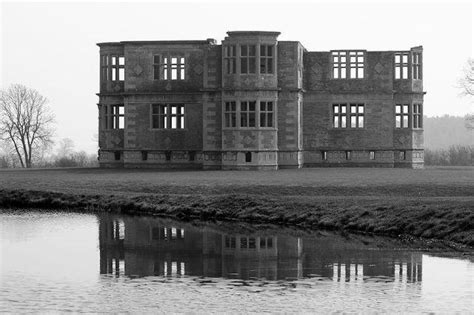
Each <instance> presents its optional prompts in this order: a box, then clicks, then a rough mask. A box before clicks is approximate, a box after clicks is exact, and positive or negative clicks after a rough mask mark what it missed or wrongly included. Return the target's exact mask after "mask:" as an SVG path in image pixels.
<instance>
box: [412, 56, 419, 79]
mask: <svg viewBox="0 0 474 315" xmlns="http://www.w3.org/2000/svg"><path fill="white" fill-rule="evenodd" d="M411 61H412V62H411V64H412V75H413V79H415V80H421V79H422V76H421V53H417V52H414V53H413V54H412V60H411Z"/></svg>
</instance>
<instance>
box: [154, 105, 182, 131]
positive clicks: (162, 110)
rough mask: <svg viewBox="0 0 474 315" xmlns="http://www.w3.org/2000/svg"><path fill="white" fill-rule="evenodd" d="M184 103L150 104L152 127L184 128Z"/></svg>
mask: <svg viewBox="0 0 474 315" xmlns="http://www.w3.org/2000/svg"><path fill="white" fill-rule="evenodd" d="M184 127H185V126H184V104H152V105H151V128H152V129H184Z"/></svg>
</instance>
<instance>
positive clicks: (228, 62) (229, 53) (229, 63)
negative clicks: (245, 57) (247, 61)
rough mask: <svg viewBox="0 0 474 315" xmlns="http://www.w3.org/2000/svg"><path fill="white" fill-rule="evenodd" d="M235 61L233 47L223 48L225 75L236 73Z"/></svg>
mask: <svg viewBox="0 0 474 315" xmlns="http://www.w3.org/2000/svg"><path fill="white" fill-rule="evenodd" d="M236 59H237V58H236V51H235V45H228V46H224V61H225V69H226V70H225V71H226V73H227V74H233V73H236V70H237V69H236V68H237V66H236Z"/></svg>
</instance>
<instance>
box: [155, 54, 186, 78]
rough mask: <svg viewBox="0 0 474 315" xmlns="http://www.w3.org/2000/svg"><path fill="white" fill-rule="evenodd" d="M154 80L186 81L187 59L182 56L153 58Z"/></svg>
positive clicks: (157, 56) (156, 56) (158, 56)
mask: <svg viewBox="0 0 474 315" xmlns="http://www.w3.org/2000/svg"><path fill="white" fill-rule="evenodd" d="M153 79H155V80H173V81H174V80H185V79H186V58H185V57H182V56H173V55H171V56H168V55H166V56H160V55H155V56H153Z"/></svg>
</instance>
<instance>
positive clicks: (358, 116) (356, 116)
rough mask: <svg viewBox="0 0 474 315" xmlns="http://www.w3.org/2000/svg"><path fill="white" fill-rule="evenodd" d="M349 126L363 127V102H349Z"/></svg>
mask: <svg viewBox="0 0 474 315" xmlns="http://www.w3.org/2000/svg"><path fill="white" fill-rule="evenodd" d="M350 108H351V109H350V117H351V128H364V123H365V122H364V112H365V110H364V104H350Z"/></svg>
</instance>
